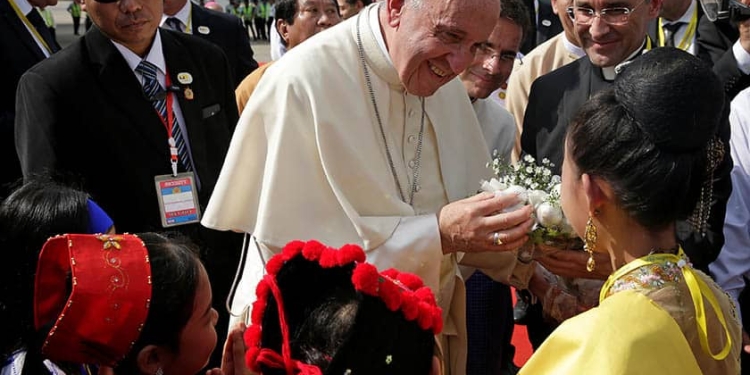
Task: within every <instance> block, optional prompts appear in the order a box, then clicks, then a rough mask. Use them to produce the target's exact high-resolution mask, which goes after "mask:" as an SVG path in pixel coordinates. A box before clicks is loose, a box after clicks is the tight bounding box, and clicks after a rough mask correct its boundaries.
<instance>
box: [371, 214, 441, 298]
mask: <svg viewBox="0 0 750 375" xmlns="http://www.w3.org/2000/svg"><path fill="white" fill-rule="evenodd" d="M442 259H443V250H442V245H441V242H440V230H439V229H438V220H437V215H435V214H430V215H420V216H407V217H401V218H400V220H399V224H398V226H396V229H395V230H394V231H393V233H392V235H391V236H390V237H389V238H388V239H387V240H386V241H385V242H384V243H382V244H381V245H380V246H378V247H376V248H374V249H372V250H368V251H367V261H368V262H370V263H372V264H374V265H375V266H376V267H378V269H379V270H381V271H382V270H385V269H388V268H398V269H399V270H400V271H405V272H411V273H414V274H417V275H419V276H420V277H421V278H422V280H423V281H424V283H425V285H427V286H429V287H430V288H432V290H433V291H438V290H440V288H439V285H440V263H441V261H442Z"/></svg>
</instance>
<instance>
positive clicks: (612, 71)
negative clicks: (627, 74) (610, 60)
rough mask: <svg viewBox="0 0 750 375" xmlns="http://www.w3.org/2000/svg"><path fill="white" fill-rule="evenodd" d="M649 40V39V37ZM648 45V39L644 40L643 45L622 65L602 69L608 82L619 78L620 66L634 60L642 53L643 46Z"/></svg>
mask: <svg viewBox="0 0 750 375" xmlns="http://www.w3.org/2000/svg"><path fill="white" fill-rule="evenodd" d="M647 38H648V37H647ZM645 44H646V39H644V40H643V43H641V46H640V47H638V48H636V49H635V51H633V53H631V54H630V56H628V57H627V58H626V59H625V60H624V61H622V62H621V63H619V64H617V65H615V66H605V67H603V68H602V76H603V77H604V79H605V80H607V81H614V80H615V77H617V73H619V70H620V66H623V65H627V64H628V62H629V61H630V60H632V59H633V58H634V57H636V56H637V55H638V54H639V53H641V51H642V50H643V46H644V45H645Z"/></svg>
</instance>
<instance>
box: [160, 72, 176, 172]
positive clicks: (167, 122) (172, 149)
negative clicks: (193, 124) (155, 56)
mask: <svg viewBox="0 0 750 375" xmlns="http://www.w3.org/2000/svg"><path fill="white" fill-rule="evenodd" d="M164 84H165V85H166V87H167V90H166V101H167V103H166V107H167V108H166V110H167V111H166V112H167V118H164V116H162V114H161V113H159V111H156V114H157V115H158V116H159V120H161V123H162V124H163V125H164V128H165V129H167V137H168V138H167V142H168V143H169V156H170V162H171V163H172V175H174V176H177V162H178V160H179V159H178V158H177V155H178V154H177V142H176V141H175V140H174V137H173V136H172V129H173V127H174V109H173V108H172V104H173V103H174V93H173V92H171V91H169V87H171V85H172V80H171V79H170V78H169V70H167V72H166V74H165V77H164ZM154 110H156V109H154ZM177 126H180V125H177Z"/></svg>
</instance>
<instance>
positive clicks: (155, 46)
mask: <svg viewBox="0 0 750 375" xmlns="http://www.w3.org/2000/svg"><path fill="white" fill-rule="evenodd" d="M110 40H111V39H110ZM112 44H114V45H115V48H117V50H118V51H120V54H122V57H124V58H125V61H126V62H127V63H128V66H129V67H130V70H132V71H133V72H135V68H136V67H137V66H138V64H140V63H141V61H143V60H146V61H148V62H150V63H152V64H154V65H156V67H157V68H159V71H161V72H162V74H165V75H166V74H167V63H166V62H165V61H164V51H162V49H161V35H160V34H159V29H158V28H157V29H156V36H154V42H153V43H151V49H150V50H149V51H148V53H147V54H146V57H145V58H141V57H140V56H138V55H136V54H135V52H133V51H131V50H130V49H128V47H125V46H123V45H122V44H120V43H117V42H115V41H114V40H112Z"/></svg>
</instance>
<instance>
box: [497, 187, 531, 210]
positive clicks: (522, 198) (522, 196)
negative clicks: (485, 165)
mask: <svg viewBox="0 0 750 375" xmlns="http://www.w3.org/2000/svg"><path fill="white" fill-rule="evenodd" d="M498 193H499V194H513V195H516V196H518V203H517V204H515V205H513V206H511V207H508V208H506V209H504V210H503V212H512V211H515V210H518V209H520V208H521V207H523V206H524V205H526V202H527V201H528V200H529V195H528V193H527V192H526V189H524V188H523V187H521V186H518V185H511V186H510V187H508V188H507V189H505V190H503V191H502V192H496V193H495V194H498Z"/></svg>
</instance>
